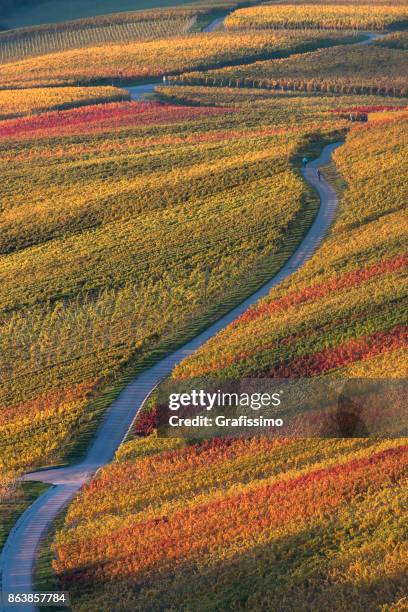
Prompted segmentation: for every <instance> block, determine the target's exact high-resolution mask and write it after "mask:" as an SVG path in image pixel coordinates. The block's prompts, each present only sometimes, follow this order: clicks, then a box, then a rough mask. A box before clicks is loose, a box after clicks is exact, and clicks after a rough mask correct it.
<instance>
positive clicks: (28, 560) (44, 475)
mask: <svg viewBox="0 0 408 612" xmlns="http://www.w3.org/2000/svg"><path fill="white" fill-rule="evenodd" d="M341 144H342V143H341V142H337V143H335V144H331V145H328V146H326V147H325V148H324V149H323V151H322V154H321V155H320V157H319V158H318V159H316V160H314V161H312V162H310V163H309V164H308V165H307V166H306V168H303V169H302V174H303V176H304V178H305V180H306V181H307V182H308V183H309V184H310V185H312V187H314V188H315V189H316V191H317V192H318V194H319V196H320V202H321V204H320V208H319V212H318V214H317V216H316V218H315V220H314V222H313V224H312V226H311V227H310V229H309V231H308V232H307V234H306V235H305V237H304V238H303V240H302V242H301V244H300V245H299V246H298V248H297V249H296V251H295V252H294V253H293V255H292V256H291V257H290V258H289V259H288V261H287V262H286V264H285V265H284V266H283V267H282V268H281V269H280V271H279V272H278V273H277V274H276V275H275V276H274V277H273V278H272V279H271V280H270V281H269V282H267V283H266V284H265V285H264V286H263V287H261V289H259V290H258V291H256V292H255V293H254V294H253V295H251V296H250V297H249V298H247V299H246V300H245V301H244V302H242V303H241V304H240V305H239V306H237V307H236V308H234V309H233V310H231V311H230V312H229V313H228V314H226V315H224V316H223V317H222V318H221V319H219V320H218V321H217V322H216V323H214V324H213V325H211V326H210V327H209V328H208V329H206V330H205V331H204V332H202V333H201V334H199V335H198V336H196V337H195V338H194V339H193V340H191V341H190V342H188V343H187V344H185V345H184V346H182V347H181V348H180V349H178V350H176V351H175V352H174V353H172V354H171V355H169V356H168V357H165V358H164V359H162V360H161V361H159V362H158V363H156V364H155V365H154V366H152V367H151V368H149V369H148V370H145V371H144V372H143V373H142V374H140V375H139V376H138V377H137V378H136V379H135V380H134V381H133V382H131V383H130V384H129V385H128V386H127V387H126V388H125V389H124V390H123V391H122V392H121V394H120V395H119V396H118V398H117V399H116V400H115V401H114V402H113V404H112V405H111V406H110V408H109V409H108V411H107V413H106V415H105V418H104V420H103V422H102V424H101V426H100V428H99V430H98V432H97V435H96V437H95V440H94V442H93V443H92V445H91V446H90V448H89V450H88V452H87V455H86V457H85V458H84V460H83V461H82V462H81V463H80V464H78V465H74V466H70V467H65V468H61V469H58V468H56V469H50V470H42V471H39V472H34V473H31V474H27V475H26V476H25V477H24V478H25V480H35V481H41V482H46V483H49V484H51V485H53V486H52V488H50V489H48V491H46V492H45V493H44V494H43V495H41V496H40V497H39V498H38V499H37V500H36V501H35V503H34V504H32V506H30V508H28V509H27V510H26V511H25V512H24V513H23V514H22V515H21V517H20V519H19V520H18V522H17V523H16V525H15V526H14V528H13V529H12V530H11V532H10V534H9V537H8V539H7V542H6V545H5V547H4V549H3V552H2V555H1V559H0V570H1V578H2V590H3V592H25V593H30V592H33V588H34V587H33V582H32V570H33V566H34V563H35V559H36V553H37V550H38V547H39V544H40V541H41V538H42V537H43V536H44V534H45V533H46V532H47V530H48V529H49V527H50V525H51V524H52V523H53V521H54V519H55V518H56V516H57V515H58V514H59V512H60V511H61V510H62V509H63V508H64V506H65V505H66V504H68V502H69V501H70V500H71V499H72V497H73V496H74V495H75V493H76V492H77V491H78V489H79V488H80V487H81V485H82V484H84V483H85V482H87V481H88V480H89V479H90V478H91V476H92V475H93V474H95V472H96V471H97V469H98V468H99V467H101V466H102V465H105V464H106V463H108V462H109V461H110V460H111V459H112V458H113V456H114V454H115V451H116V450H117V448H118V447H119V446H120V444H121V442H122V441H123V439H124V437H125V436H126V434H127V432H128V430H129V427H130V426H131V425H132V423H133V421H134V419H135V417H136V415H137V413H138V411H139V409H140V407H141V406H142V404H143V402H144V400H145V399H146V397H147V396H148V395H149V393H150V392H151V391H152V389H153V388H154V387H155V386H156V385H157V384H158V383H159V382H160V381H161V380H163V379H164V378H165V377H166V376H168V375H169V374H170V373H171V371H172V370H173V368H174V366H175V365H176V364H178V363H179V362H180V361H182V360H183V359H184V358H185V357H187V356H188V355H190V354H191V353H193V352H194V351H196V350H197V349H198V348H199V347H200V346H201V345H202V344H204V343H205V342H206V341H207V340H209V338H211V337H212V336H214V335H215V334H216V333H218V332H219V331H220V330H221V329H223V328H224V327H226V326H227V325H229V324H230V323H232V321H234V320H235V319H236V318H237V317H239V316H240V315H241V314H243V313H244V312H245V311H246V310H247V308H248V307H249V306H251V305H252V304H254V303H255V302H257V301H258V300H259V299H260V298H262V297H264V296H266V295H267V294H268V293H269V291H270V290H271V289H272V288H273V287H276V285H278V284H279V283H281V282H282V281H283V280H285V279H286V278H288V276H290V275H291V274H292V273H293V272H295V271H296V270H298V269H299V268H300V267H301V266H303V264H304V263H305V262H306V261H307V260H308V259H309V258H310V257H311V255H312V254H313V253H314V252H315V250H316V249H317V247H318V246H319V244H320V243H321V241H322V240H323V238H324V237H325V236H326V234H327V232H328V230H329V228H330V226H331V224H332V222H333V219H334V216H335V214H336V210H337V206H338V199H337V195H336V192H335V191H334V189H333V188H332V187H331V186H330V185H329V183H328V182H327V181H326V180H325V179H324V178H323V176H322V177H321V180H319V178H318V175H317V168H319V167H320V166H322V165H325V164H327V163H328V162H329V161H330V160H331V157H332V154H333V151H334V150H335V149H336V148H337V147H339V146H340V145H341ZM5 609H6V610H7V609H8V608H7V607H6V608H5ZM35 609H36V608H35V607H30V606H27V607H25V612H32V611H33V610H35Z"/></svg>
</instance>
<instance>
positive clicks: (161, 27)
mask: <svg viewBox="0 0 408 612" xmlns="http://www.w3.org/2000/svg"><path fill="white" fill-rule="evenodd" d="M198 13H199V11H198V10H195V11H194V10H193V9H181V10H177V9H176V10H174V9H173V10H162V11H158V10H156V11H137V12H134V13H120V14H117V15H106V16H102V17H94V18H89V19H83V20H79V21H68V22H63V23H60V24H50V25H45V26H37V27H33V28H21V29H18V30H11V31H10V32H7V31H6V32H2V33H0V62H1V63H4V62H10V61H17V60H21V59H24V58H25V57H30V56H36V55H44V54H47V53H52V52H55V51H66V50H67V49H80V48H82V47H93V46H95V45H111V44H114V43H123V42H131V41H137V40H149V39H156V38H167V37H171V36H180V35H182V34H184V33H186V32H187V31H188V30H189V28H190V27H191V26H192V25H193V23H194V21H195V19H196V16H197V14H198Z"/></svg>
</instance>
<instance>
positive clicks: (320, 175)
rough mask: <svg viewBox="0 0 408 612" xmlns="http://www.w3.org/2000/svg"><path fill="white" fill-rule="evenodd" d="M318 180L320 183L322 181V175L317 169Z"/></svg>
mask: <svg viewBox="0 0 408 612" xmlns="http://www.w3.org/2000/svg"><path fill="white" fill-rule="evenodd" d="M317 178H318V179H319V181H321V180H322V173H321V172H320V170H319V169H317Z"/></svg>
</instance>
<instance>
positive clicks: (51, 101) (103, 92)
mask: <svg viewBox="0 0 408 612" xmlns="http://www.w3.org/2000/svg"><path fill="white" fill-rule="evenodd" d="M128 98H129V95H128V94H127V92H125V91H123V89H117V88H115V87H83V88H80V87H58V88H56V87H54V88H50V87H48V88H47V87H37V88H35V89H16V90H12V89H11V90H10V89H6V90H0V119H8V118H14V117H18V116H22V115H32V114H37V113H42V112H45V111H49V110H53V109H61V110H62V109H66V108H70V107H79V106H82V105H84V106H86V105H92V104H98V103H99V104H102V103H107V102H114V101H124V100H127V99H128ZM30 121H32V120H30ZM4 125H9V124H4V123H3V124H0V133H2V134H4V128H3V126H4ZM16 125H19V124H18V123H17V124H16Z"/></svg>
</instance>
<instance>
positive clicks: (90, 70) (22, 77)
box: [0, 31, 351, 89]
mask: <svg viewBox="0 0 408 612" xmlns="http://www.w3.org/2000/svg"><path fill="white" fill-rule="evenodd" d="M350 40H351V39H350V35H348V36H345V35H344V34H338V33H331V34H323V35H321V34H320V35H319V33H316V32H305V33H303V32H297V33H296V32H275V33H273V34H271V32H270V31H265V32H262V31H258V32H246V33H243V32H214V33H210V34H200V33H198V34H192V35H188V36H181V37H174V38H171V39H160V40H155V41H145V42H141V41H140V42H137V41H136V42H130V43H123V44H111V45H108V46H104V47H102V46H97V47H90V48H86V49H75V50H72V51H64V52H60V53H55V54H48V55H42V56H40V57H34V58H30V59H26V60H23V61H20V62H16V63H8V64H3V65H0V83H1V85H0V87H1V88H3V89H5V88H19V87H36V86H39V85H41V86H50V85H52V86H54V85H77V84H84V85H86V84H90V83H99V82H101V81H102V82H106V81H108V82H109V83H111V82H112V80H115V83H116V84H118V83H121V82H125V81H130V82H131V81H135V80H138V79H139V80H143V79H147V78H149V77H162V76H163V75H165V74H171V73H175V72H177V73H178V72H183V71H186V70H193V69H200V68H204V67H205V66H220V65H221V66H222V65H224V64H228V63H241V62H242V61H248V58H252V60H253V61H255V60H256V59H257V58H261V59H264V58H265V57H268V56H269V57H270V56H271V55H274V54H276V53H278V54H279V53H280V54H282V53H283V54H286V55H287V54H289V53H291V52H295V51H302V50H310V49H316V48H318V47H319V46H321V45H322V46H329V45H331V44H333V45H334V44H338V43H339V42H350Z"/></svg>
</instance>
